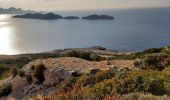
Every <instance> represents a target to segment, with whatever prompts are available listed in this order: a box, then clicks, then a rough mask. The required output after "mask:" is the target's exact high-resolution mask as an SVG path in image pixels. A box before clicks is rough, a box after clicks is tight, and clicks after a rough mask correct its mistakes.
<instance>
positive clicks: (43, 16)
mask: <svg viewBox="0 0 170 100" xmlns="http://www.w3.org/2000/svg"><path fill="white" fill-rule="evenodd" d="M12 18H28V19H41V20H55V19H71V20H73V19H80V17H77V16H66V17H63V16H61V15H59V14H54V13H47V14H42V13H28V14H24V15H15V16H13V17H12ZM82 19H87V20H113V19H114V17H113V16H108V15H97V14H94V15H89V16H86V17H82Z"/></svg>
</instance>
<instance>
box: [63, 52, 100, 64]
mask: <svg viewBox="0 0 170 100" xmlns="http://www.w3.org/2000/svg"><path fill="white" fill-rule="evenodd" d="M64 56H66V57H77V58H81V59H85V60H89V61H100V60H103V58H102V57H100V56H99V55H98V54H93V53H91V52H86V51H81V50H73V51H71V52H68V53H66V54H65V55H64Z"/></svg>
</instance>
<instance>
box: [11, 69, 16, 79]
mask: <svg viewBox="0 0 170 100" xmlns="http://www.w3.org/2000/svg"><path fill="white" fill-rule="evenodd" d="M11 75H12V77H15V76H16V75H17V68H11Z"/></svg>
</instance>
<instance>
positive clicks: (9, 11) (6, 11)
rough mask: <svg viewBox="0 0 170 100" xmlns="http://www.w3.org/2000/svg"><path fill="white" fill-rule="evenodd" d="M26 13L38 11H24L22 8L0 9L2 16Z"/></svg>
mask: <svg viewBox="0 0 170 100" xmlns="http://www.w3.org/2000/svg"><path fill="white" fill-rule="evenodd" d="M24 13H36V11H33V10H23V9H21V8H14V7H10V8H0V14H24ZM40 13H42V12H40Z"/></svg>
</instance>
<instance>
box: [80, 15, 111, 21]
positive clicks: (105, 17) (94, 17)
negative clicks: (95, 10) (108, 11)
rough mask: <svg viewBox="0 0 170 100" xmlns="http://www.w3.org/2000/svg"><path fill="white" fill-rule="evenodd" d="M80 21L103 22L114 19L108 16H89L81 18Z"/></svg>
mask: <svg viewBox="0 0 170 100" xmlns="http://www.w3.org/2000/svg"><path fill="white" fill-rule="evenodd" d="M82 19H88V20H97V19H104V20H113V19H114V17H113V16H108V15H97V14H94V15H89V16H86V17H82Z"/></svg>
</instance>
